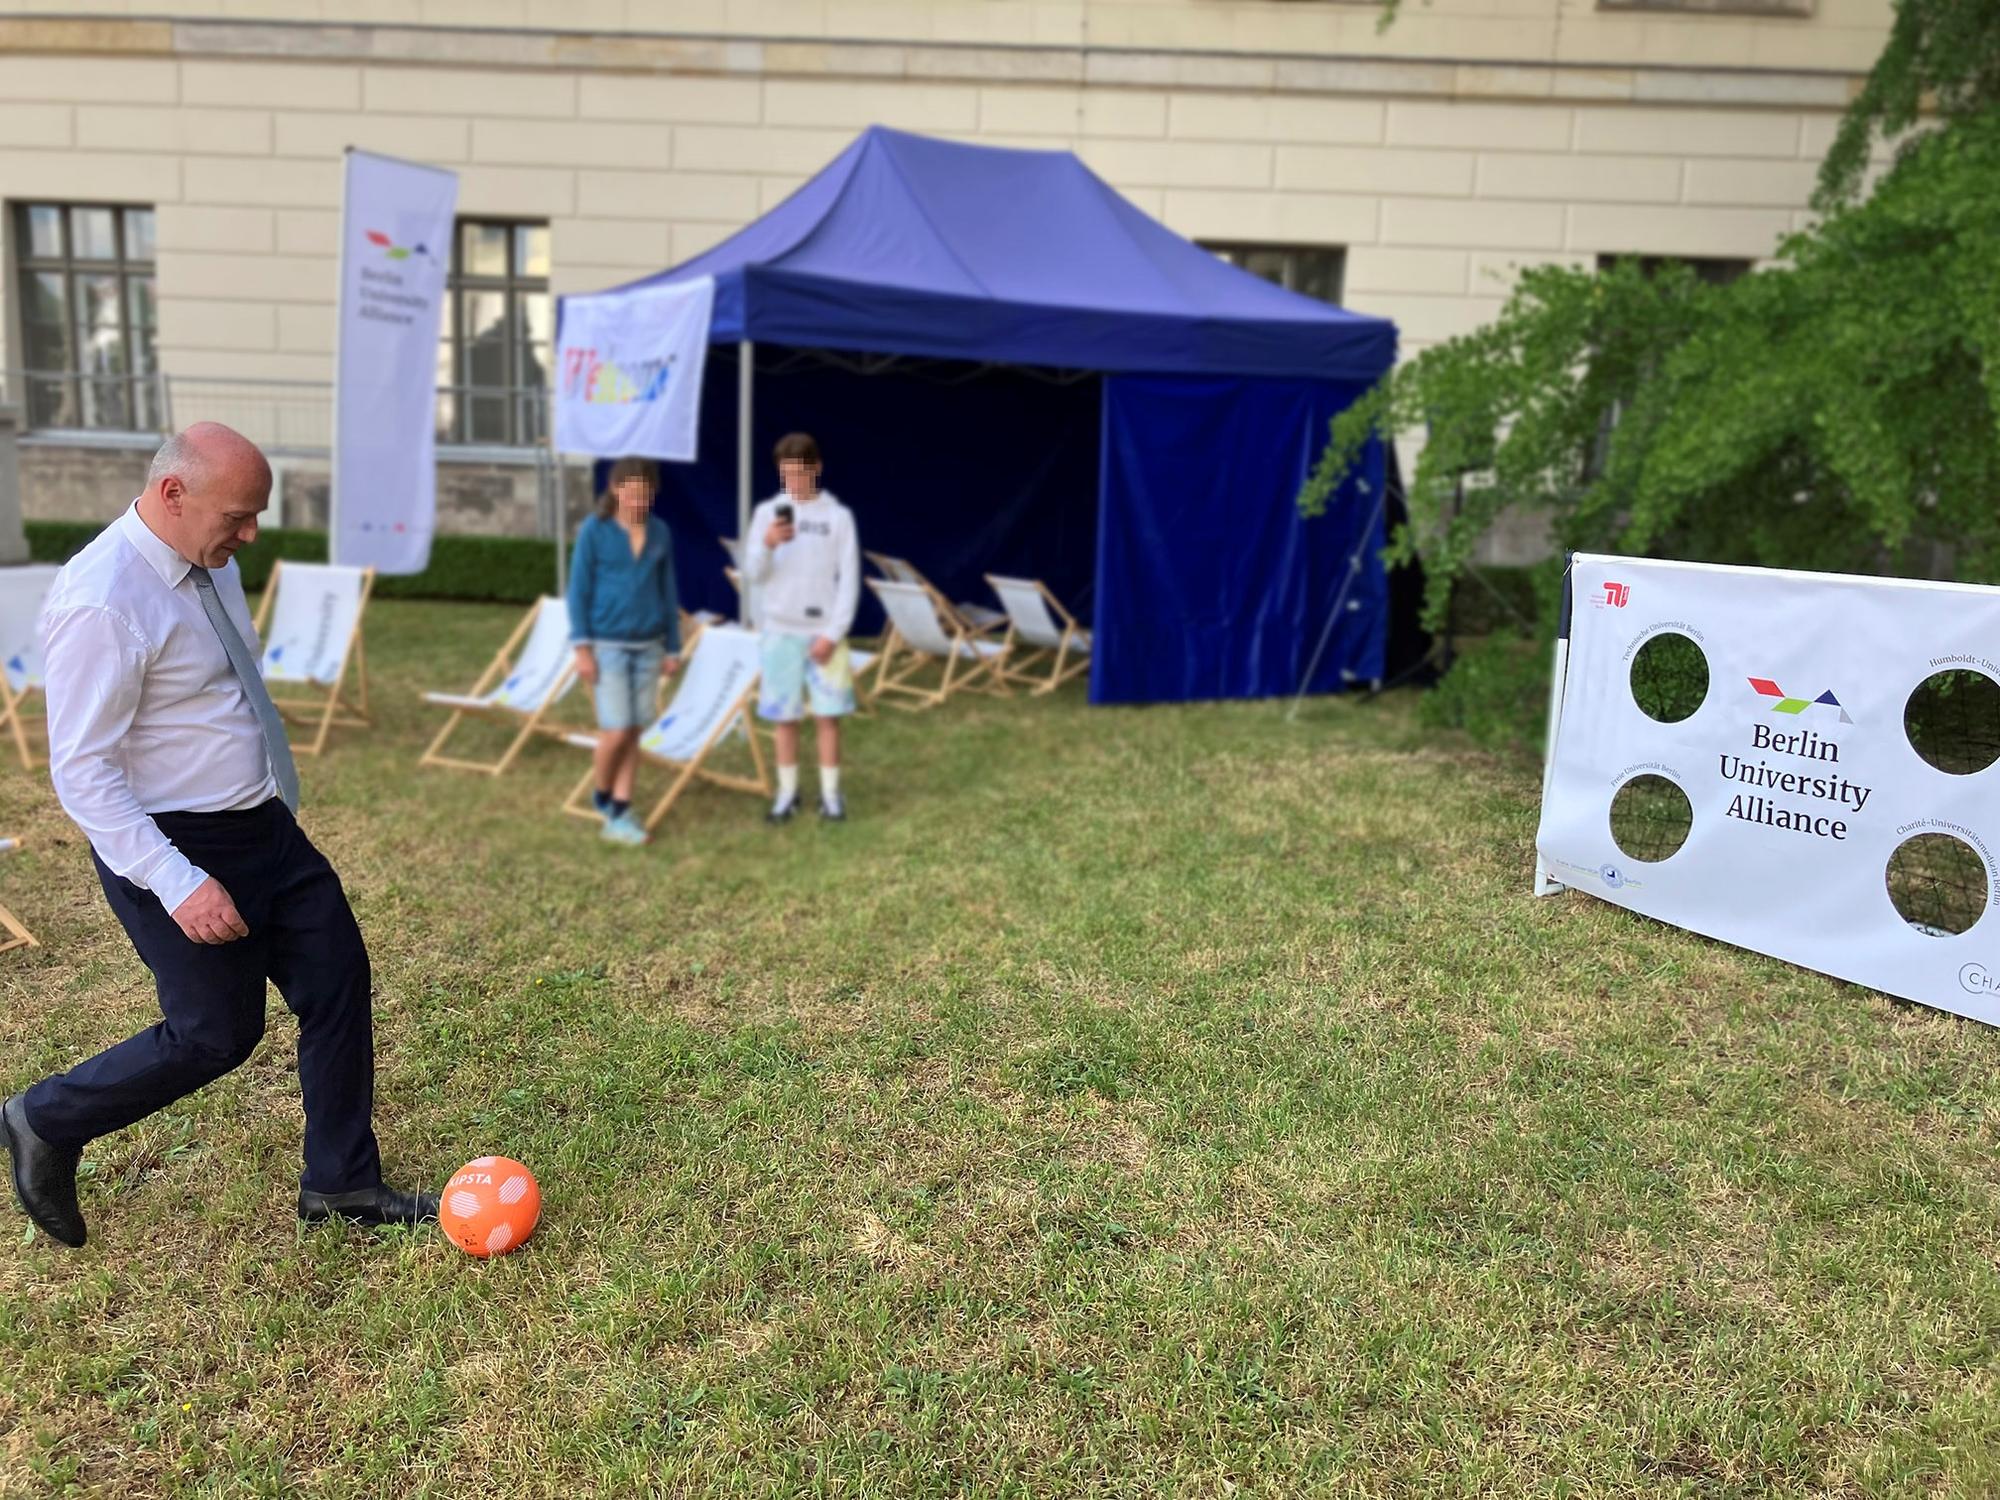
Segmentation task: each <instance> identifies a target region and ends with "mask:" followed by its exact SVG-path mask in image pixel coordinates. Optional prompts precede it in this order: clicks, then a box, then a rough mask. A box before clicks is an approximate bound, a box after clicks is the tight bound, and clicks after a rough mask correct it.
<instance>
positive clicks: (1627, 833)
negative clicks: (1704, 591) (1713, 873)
mask: <svg viewBox="0 0 2000 1500" xmlns="http://www.w3.org/2000/svg"><path fill="white" fill-rule="evenodd" d="M1683 639H1685V637H1683ZM1693 827H1694V808H1693V807H1692V806H1691V805H1690V804H1689V802H1688V796H1687V793H1686V792H1684V791H1682V790H1681V789H1680V788H1679V787H1678V786H1676V785H1675V784H1674V783H1673V782H1671V781H1669V780H1667V778H1666V777H1664V776H1653V775H1646V776H1634V777H1633V778H1632V779H1631V780H1630V781H1628V782H1626V783H1625V785H1623V786H1621V787H1620V788H1618V795H1617V796H1615V797H1613V798H1612V799H1611V842H1612V843H1614V844H1616V845H1617V846H1618V847H1619V849H1620V850H1621V851H1622V852H1623V853H1624V855H1625V857H1626V858H1627V859H1636V860H1638V861H1639V863H1641V864H1647V865H1656V864H1658V863H1659V862H1660V861H1661V860H1663V859H1671V858H1672V857H1673V856H1674V855H1676V854H1678V853H1679V852H1680V848H1681V845H1682V844H1685V843H1686V842H1687V838H1688V832H1689V830H1691V829H1692V828H1693Z"/></svg>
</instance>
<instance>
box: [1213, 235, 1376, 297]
mask: <svg viewBox="0 0 2000 1500" xmlns="http://www.w3.org/2000/svg"><path fill="white" fill-rule="evenodd" d="M1202 248H1203V249H1205V250H1209V251H1212V252H1214V253H1215V254H1216V255H1219V256H1221V257H1222V258H1223V259H1224V260H1226V261H1228V262H1229V263H1230V264H1231V265H1232V266H1237V267H1240V268H1241V269H1243V270H1245V271H1248V272H1249V273H1250V274H1251V275H1253V276H1261V277H1263V278H1264V279H1265V280H1266V281H1274V282H1276V283H1277V284H1278V285H1279V286H1281V287H1283V288H1285V290H1286V291H1290V292H1303V293H1304V294H1305V295H1306V296H1308V297H1317V298H1318V299H1319V300H1320V301H1322V302H1331V303H1333V304H1334V305H1335V306H1336V307H1338V306H1339V305H1340V294H1341V292H1342V290H1343V289H1344V288H1345V285H1346V281H1347V251H1346V250H1344V249H1343V248H1341V247H1340V246H1338V245H1241V244H1224V243H1220V242H1210V241H1207V240H1204V241H1203V242H1202Z"/></svg>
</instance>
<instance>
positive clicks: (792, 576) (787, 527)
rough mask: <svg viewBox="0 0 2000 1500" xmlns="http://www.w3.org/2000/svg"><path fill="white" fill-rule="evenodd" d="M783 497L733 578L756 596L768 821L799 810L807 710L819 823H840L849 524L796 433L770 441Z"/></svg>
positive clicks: (773, 502) (850, 605)
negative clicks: (767, 738) (768, 742)
mask: <svg viewBox="0 0 2000 1500" xmlns="http://www.w3.org/2000/svg"><path fill="white" fill-rule="evenodd" d="M773 456H774V457H775V458H776V459H777V462H778V477H779V479H780V480H782V481H783V483H784V490H783V492H782V493H780V494H778V495H774V496H773V497H772V498H771V499H769V500H766V501H765V502H764V503H763V504H761V505H759V506H758V507H757V509H756V511H755V512H754V513H753V514H752V515H751V517H750V534H749V535H748V536H747V537H745V538H744V548H743V578H744V582H745V584H746V585H753V586H755V587H756V589H757V610H758V623H759V624H760V625H761V626H762V628H763V653H762V654H763V677H762V679H761V685H760V686H759V688H758V693H757V712H758V714H759V716H760V717H762V718H764V719H766V720H768V721H769V722H770V724H771V726H772V734H773V737H774V738H775V739H776V740H777V748H778V799H777V801H775V802H774V803H772V804H771V811H770V813H769V818H770V821H772V822H773V823H782V822H784V821H785V820H786V819H788V818H790V817H792V816H793V815H794V814H795V813H797V812H798V810H799V720H800V718H802V717H803V716H804V714H805V712H806V709H807V708H808V707H810V708H811V710H812V715H813V719H814V721H815V723H816V726H817V729H818V738H819V815H820V816H821V817H822V818H826V819H829V820H832V821H835V822H838V821H840V820H841V819H844V818H845V817H846V816H847V806H846V804H845V803H844V802H843V801H842V800H841V796H840V721H841V719H842V718H844V717H845V716H846V715H848V714H851V713H853V712H854V669H853V667H852V665H851V664H850V663H849V661H848V658H847V632H848V628H849V627H850V626H852V625H853V623H854V609H855V606H856V605H857V604H858V603H859V602H860V599H861V541H860V538H859V537H858V536H857V535H856V534H855V530H854V516H853V514H852V512H850V511H849V510H848V508H847V507H846V506H844V505H842V504H841V503H840V502H839V501H838V500H836V499H834V498H833V496H832V495H830V494H828V493H827V492H826V491H825V490H823V489H821V488H820V487H819V475H820V455H819V444H817V443H816V442H814V441H813V440H812V439H811V438H810V437H808V436H807V435H806V434H805V433H803V432H793V433H788V434H786V435H785V436H784V437H782V438H780V439H779V440H778V445H777V447H776V448H775V449H774V450H773Z"/></svg>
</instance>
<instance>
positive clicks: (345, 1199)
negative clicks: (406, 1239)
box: [299, 1184, 438, 1224]
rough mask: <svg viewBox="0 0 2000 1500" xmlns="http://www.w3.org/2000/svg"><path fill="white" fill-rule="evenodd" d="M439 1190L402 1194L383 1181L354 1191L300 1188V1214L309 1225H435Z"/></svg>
mask: <svg viewBox="0 0 2000 1500" xmlns="http://www.w3.org/2000/svg"><path fill="white" fill-rule="evenodd" d="M437 1216H438V1200H437V1194H436V1193H399V1192H397V1191H396V1190H395V1189H394V1188H392V1187H384V1186H382V1185H380V1184H377V1185H376V1186H374V1187H372V1188H361V1189H360V1190H358V1191H356V1192H352V1193H315V1192H312V1191H311V1190H310V1189H307V1188H300V1189H299V1217H300V1218H301V1219H304V1220H305V1221H306V1222H307V1223H308V1224H317V1223H319V1222H320V1221H321V1220H323V1219H345V1220H347V1222H348V1223H350V1224H434V1223H436V1222H437Z"/></svg>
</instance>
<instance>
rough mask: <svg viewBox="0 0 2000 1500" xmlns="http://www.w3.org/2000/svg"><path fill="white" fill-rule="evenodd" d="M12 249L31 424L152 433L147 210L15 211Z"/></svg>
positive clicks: (49, 206)
mask: <svg viewBox="0 0 2000 1500" xmlns="http://www.w3.org/2000/svg"><path fill="white" fill-rule="evenodd" d="M14 243H15V247H16V259H17V260H18V262H19V265H20V270H21V386H22V395H23V397H24V400H25V404H26V407H27V420H28V425H29V426H30V427H95V428H108V429H111V430H115V431H124V432H130V431H146V432H156V431H158V430H159V428H160V425H161V413H160V391H159V359H158V348H159V316H158V313H157V311H156V308H155V302H154V281H153V211H152V209H150V208H120V207H111V206H107V205H100V204H84V203H21V204H17V205H15V209H14Z"/></svg>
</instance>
